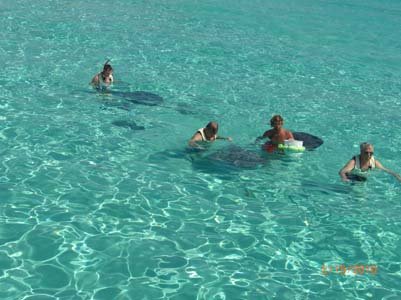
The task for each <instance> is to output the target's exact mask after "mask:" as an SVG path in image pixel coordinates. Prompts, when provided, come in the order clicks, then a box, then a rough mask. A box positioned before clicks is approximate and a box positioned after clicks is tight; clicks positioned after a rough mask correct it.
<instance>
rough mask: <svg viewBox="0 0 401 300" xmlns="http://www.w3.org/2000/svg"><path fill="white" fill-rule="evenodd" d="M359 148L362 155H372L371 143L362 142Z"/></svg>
mask: <svg viewBox="0 0 401 300" xmlns="http://www.w3.org/2000/svg"><path fill="white" fill-rule="evenodd" d="M359 149H360V151H361V155H364V156H371V155H373V152H374V148H373V145H372V144H369V143H367V142H364V143H362V144H361V145H360V146H359Z"/></svg>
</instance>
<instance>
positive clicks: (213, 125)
mask: <svg viewBox="0 0 401 300" xmlns="http://www.w3.org/2000/svg"><path fill="white" fill-rule="evenodd" d="M218 130H219V124H218V123H217V122H213V121H212V122H209V123H208V124H207V125H206V127H203V128H200V129H198V130H197V131H196V132H195V134H194V135H193V136H192V138H191V139H190V140H189V142H188V144H189V146H191V147H196V146H199V145H198V142H214V141H215V140H227V141H230V142H231V141H232V139H231V138H230V137H221V136H218V135H217V131H218Z"/></svg>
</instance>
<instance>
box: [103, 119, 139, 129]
mask: <svg viewBox="0 0 401 300" xmlns="http://www.w3.org/2000/svg"><path fill="white" fill-rule="evenodd" d="M111 124H113V125H115V126H118V127H124V128H128V129H131V130H144V129H145V127H143V126H138V125H136V123H135V122H134V121H126V120H118V121H114V122H112V123H111Z"/></svg>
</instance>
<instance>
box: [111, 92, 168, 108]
mask: <svg viewBox="0 0 401 300" xmlns="http://www.w3.org/2000/svg"><path fill="white" fill-rule="evenodd" d="M110 92H111V94H112V95H114V96H117V97H120V98H123V99H124V100H127V101H129V102H132V103H135V104H142V105H147V106H156V105H161V104H162V103H163V102H164V100H163V98H162V97H160V96H159V95H156V94H153V93H150V92H143V91H135V92H119V91H110Z"/></svg>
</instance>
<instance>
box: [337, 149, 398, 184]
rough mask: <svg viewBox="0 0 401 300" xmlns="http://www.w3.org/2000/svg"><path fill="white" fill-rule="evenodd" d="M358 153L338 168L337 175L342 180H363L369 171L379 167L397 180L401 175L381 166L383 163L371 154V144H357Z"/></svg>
mask: <svg viewBox="0 0 401 300" xmlns="http://www.w3.org/2000/svg"><path fill="white" fill-rule="evenodd" d="M359 150H360V154H359V155H355V156H354V157H353V158H352V159H351V160H350V161H348V162H347V163H346V164H345V166H344V167H343V168H342V169H341V170H340V172H339V175H340V177H341V179H342V180H343V181H351V180H353V181H365V180H366V179H367V178H368V175H369V173H370V171H372V170H374V169H380V170H383V171H384V172H386V173H388V174H390V175H393V176H394V177H395V178H397V179H398V180H399V181H401V176H400V175H398V174H397V173H395V172H393V171H391V170H389V169H387V168H385V167H383V165H382V164H381V163H380V162H379V161H378V160H377V159H375V157H374V156H373V151H374V149H373V145H372V144H369V143H366V142H365V143H362V144H361V145H360V146H359Z"/></svg>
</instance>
